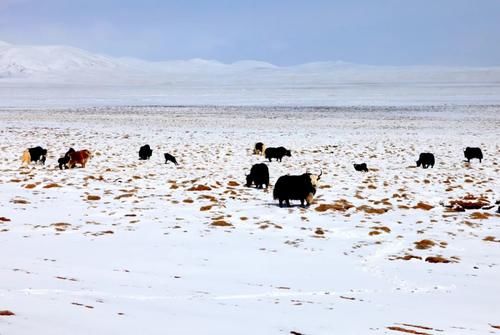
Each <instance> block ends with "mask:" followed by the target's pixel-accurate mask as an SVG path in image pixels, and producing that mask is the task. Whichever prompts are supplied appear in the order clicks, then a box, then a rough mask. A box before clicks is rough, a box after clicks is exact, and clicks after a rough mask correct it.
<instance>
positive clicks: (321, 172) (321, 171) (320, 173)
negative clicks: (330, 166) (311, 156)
mask: <svg viewBox="0 0 500 335" xmlns="http://www.w3.org/2000/svg"><path fill="white" fill-rule="evenodd" d="M319 171H320V172H319V175H318V180H319V178H320V177H321V175H322V174H323V170H319Z"/></svg>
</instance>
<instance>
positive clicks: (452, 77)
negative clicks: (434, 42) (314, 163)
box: [0, 42, 500, 106]
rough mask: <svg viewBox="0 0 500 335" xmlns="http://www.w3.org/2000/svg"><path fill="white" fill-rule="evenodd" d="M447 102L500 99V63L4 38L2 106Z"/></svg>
mask: <svg viewBox="0 0 500 335" xmlns="http://www.w3.org/2000/svg"><path fill="white" fill-rule="evenodd" d="M2 88H8V89H2ZM30 99H31V100H32V101H30ZM63 101H64V103H63ZM444 103H446V104H448V103H452V104H476V103H480V104H493V103H500V68H499V67H489V68H478V67H468V68H467V67H435V66H405V67H401V66H400V67H397V66H370V65H359V64H353V63H347V62H340V61H331V62H315V63H308V64H301V65H296V66H286V67H283V66H276V65H273V64H270V63H266V62H262V61H254V60H243V61H238V62H234V63H231V64H226V63H222V62H219V61H216V60H205V59H191V60H169V61H159V62H150V61H145V60H140V59H133V58H114V57H109V56H103V55H98V54H94V53H91V52H88V51H85V50H81V49H78V48H74V47H67V46H24V45H22V46H19V45H12V44H8V43H5V42H0V106H1V105H4V106H18V105H23V106H24V105H49V104H50V105H69V106H70V105H74V104H82V105H94V104H251V105H283V104H287V105H359V104H362V105H373V104H375V105H380V104H382V105H388V104H444Z"/></svg>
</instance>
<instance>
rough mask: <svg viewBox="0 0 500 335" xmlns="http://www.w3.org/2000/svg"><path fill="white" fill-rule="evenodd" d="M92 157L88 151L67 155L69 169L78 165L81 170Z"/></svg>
mask: <svg viewBox="0 0 500 335" xmlns="http://www.w3.org/2000/svg"><path fill="white" fill-rule="evenodd" d="M91 157H92V154H91V153H90V151H89V150H80V151H75V152H72V153H70V154H69V162H68V165H69V168H70V169H72V168H74V167H75V166H76V164H80V165H81V166H82V168H84V167H85V165H87V162H88V160H89V159H90V158H91Z"/></svg>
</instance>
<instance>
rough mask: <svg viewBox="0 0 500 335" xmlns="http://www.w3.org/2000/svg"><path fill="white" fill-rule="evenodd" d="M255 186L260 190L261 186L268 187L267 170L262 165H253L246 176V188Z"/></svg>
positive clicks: (265, 166)
mask: <svg viewBox="0 0 500 335" xmlns="http://www.w3.org/2000/svg"><path fill="white" fill-rule="evenodd" d="M252 184H255V186H256V187H257V188H262V185H266V188H267V187H268V186H269V169H268V168H267V165H266V164H264V163H260V164H255V165H253V166H252V169H251V170H250V174H248V175H247V187H250V186H252Z"/></svg>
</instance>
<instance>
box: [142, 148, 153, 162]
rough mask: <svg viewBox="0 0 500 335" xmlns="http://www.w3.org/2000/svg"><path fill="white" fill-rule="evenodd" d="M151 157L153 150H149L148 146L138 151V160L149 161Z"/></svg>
mask: <svg viewBox="0 0 500 335" xmlns="http://www.w3.org/2000/svg"><path fill="white" fill-rule="evenodd" d="M152 155H153V150H151V147H150V146H149V144H146V145H143V146H142V147H141V148H140V149H139V159H140V160H146V159H150V158H151V156H152Z"/></svg>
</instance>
